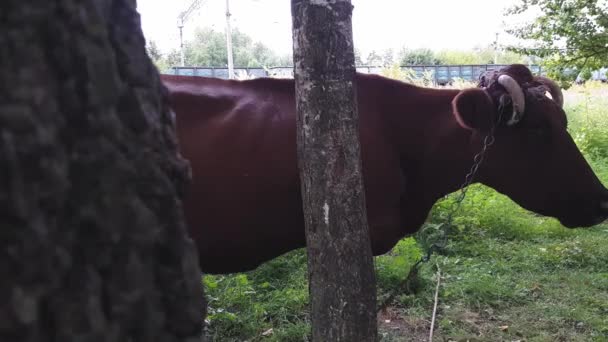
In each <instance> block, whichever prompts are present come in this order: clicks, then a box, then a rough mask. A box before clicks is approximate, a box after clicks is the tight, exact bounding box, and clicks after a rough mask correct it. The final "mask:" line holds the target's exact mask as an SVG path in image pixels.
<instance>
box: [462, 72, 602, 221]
mask: <svg viewBox="0 0 608 342" xmlns="http://www.w3.org/2000/svg"><path fill="white" fill-rule="evenodd" d="M452 104H453V112H454V115H455V116H456V119H457V121H458V123H459V124H460V125H461V126H462V127H463V128H465V129H468V130H470V131H471V132H472V139H473V140H475V142H476V144H475V146H477V148H479V145H480V144H479V142H481V141H482V140H483V138H484V137H485V136H486V135H487V134H488V132H490V130H491V129H492V127H495V138H496V140H495V143H494V145H493V146H492V147H491V148H490V149H489V152H488V155H487V157H486V159H485V161H484V162H483V164H482V166H481V167H480V169H479V174H478V177H479V178H478V180H479V181H480V182H482V183H484V184H486V185H488V186H490V187H492V188H494V189H496V190H497V191H499V192H501V193H504V194H505V195H507V196H509V197H510V198H511V199H513V200H514V201H515V202H517V203H518V204H520V205H521V206H522V207H524V208H526V209H529V210H532V211H534V212H537V213H539V214H543V215H548V216H553V217H556V218H557V219H559V220H560V221H561V223H562V224H564V225H565V226H567V227H576V226H591V225H594V224H598V223H600V222H602V221H604V220H606V219H607V218H608V190H607V189H606V188H605V187H604V186H603V185H602V183H601V182H600V181H599V179H598V178H597V177H596V175H595V174H594V173H593V171H592V170H591V168H590V167H589V165H588V164H587V162H586V161H585V159H584V157H583V155H582V154H581V152H580V151H579V150H578V148H577V147H576V145H575V143H574V141H573V140H572V138H571V136H570V135H569V134H568V132H567V130H566V128H567V119H566V114H565V112H564V110H563V109H562V105H563V95H562V92H561V90H560V88H559V87H558V86H557V85H556V84H555V83H554V82H553V81H551V80H549V79H546V78H542V77H534V76H533V75H532V74H531V72H530V70H529V69H528V68H526V67H525V66H524V65H511V66H508V67H505V68H503V69H501V70H499V71H496V72H492V73H486V74H485V75H483V76H481V77H480V82H479V88H473V89H466V90H463V91H462V92H460V93H459V94H458V95H457V96H456V97H455V98H454V100H453V103H452Z"/></svg>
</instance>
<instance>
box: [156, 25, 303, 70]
mask: <svg viewBox="0 0 608 342" xmlns="http://www.w3.org/2000/svg"><path fill="white" fill-rule="evenodd" d="M149 53H150V50H149ZM156 55H158V54H156ZM232 55H233V59H234V66H235V67H267V66H289V65H292V64H293V61H292V57H291V55H285V56H279V55H278V54H276V53H275V52H274V51H272V50H271V49H270V48H269V47H267V46H266V45H264V44H262V43H261V42H256V41H254V40H253V39H252V38H251V37H250V36H249V35H247V34H245V33H242V32H240V31H239V30H233V31H232ZM184 58H185V61H186V65H188V66H209V67H226V65H227V63H228V62H227V61H228V57H227V47H226V36H225V34H224V33H223V32H218V31H215V30H213V29H211V28H207V27H206V28H197V29H196V30H195V32H194V38H193V39H192V41H185V42H184ZM156 61H157V62H158V63H157V66H159V69H160V70H161V71H166V70H167V69H168V68H170V67H173V66H178V65H180V63H181V61H180V51H179V50H172V51H170V52H169V53H168V54H166V55H165V56H162V58H157V59H156Z"/></svg>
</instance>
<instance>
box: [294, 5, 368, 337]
mask: <svg viewBox="0 0 608 342" xmlns="http://www.w3.org/2000/svg"><path fill="white" fill-rule="evenodd" d="M291 10H292V18H293V40H294V44H293V46H294V65H295V90H296V108H297V119H296V122H297V150H298V164H299V168H300V179H301V187H302V202H303V205H304V218H305V226H306V246H307V248H306V249H307V252H308V276H309V284H310V285H309V286H310V300H311V307H312V310H311V317H312V337H313V341H349V342H350V341H357V342H367V341H376V339H377V330H376V280H375V274H374V268H373V259H372V251H371V243H370V237H369V229H368V224H367V213H366V208H365V193H364V191H363V176H362V173H361V157H360V146H359V114H358V109H357V102H356V97H355V89H356V78H355V76H356V75H355V54H354V48H353V37H352V34H353V33H352V10H353V6H352V5H351V2H350V0H334V1H325V2H323V1H318V0H292V2H291Z"/></svg>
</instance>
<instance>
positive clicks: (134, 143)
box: [0, 0, 205, 342]
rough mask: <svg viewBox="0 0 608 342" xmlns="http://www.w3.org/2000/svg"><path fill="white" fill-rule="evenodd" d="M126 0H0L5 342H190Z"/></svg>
mask: <svg viewBox="0 0 608 342" xmlns="http://www.w3.org/2000/svg"><path fill="white" fill-rule="evenodd" d="M144 45H145V43H144V37H143V35H142V32H141V28H140V20H139V16H138V14H137V12H136V10H135V1H132V0H96V1H93V0H89V1H79V2H74V1H71V0H55V1H47V0H32V1H18V0H5V1H2V2H0V46H2V47H3V50H2V53H0V123H1V124H0V151H1V152H0V213H1V214H0V254H1V255H0V279H2V281H1V283H0V303H2V305H0V340H2V341H5V342H11V341H65V342H69V341H196V340H199V336H200V335H201V327H202V320H203V318H204V316H205V311H204V305H203V304H204V302H203V296H202V287H201V277H200V270H199V268H198V264H197V255H196V250H195V247H194V245H193V243H192V241H191V240H190V239H189V238H188V236H187V232H186V226H185V223H184V218H183V215H182V211H181V204H180V200H179V198H180V197H181V195H182V194H183V192H184V187H185V185H186V183H187V182H188V166H187V164H186V163H185V161H184V160H183V159H181V158H180V157H179V155H178V153H177V145H176V139H175V135H174V131H173V122H172V119H171V116H170V112H169V108H168V107H167V102H166V99H165V98H164V97H163V96H162V89H161V83H160V80H159V76H158V73H156V70H155V68H154V67H153V65H152V63H151V61H150V59H149V58H148V56H147V55H146V50H145V47H144Z"/></svg>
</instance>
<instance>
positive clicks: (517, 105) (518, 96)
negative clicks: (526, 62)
mask: <svg viewBox="0 0 608 342" xmlns="http://www.w3.org/2000/svg"><path fill="white" fill-rule="evenodd" d="M498 83H499V84H500V85H501V86H503V87H505V89H506V90H507V92H508V93H509V95H510V96H511V101H512V102H513V116H512V117H511V119H509V121H507V125H508V126H513V125H515V124H516V123H518V122H519V120H521V118H522V116H523V114H524V111H525V110H526V98H525V96H524V91H523V90H522V89H521V87H520V86H519V84H517V81H515V79H513V77H511V76H509V75H500V76H499V77H498Z"/></svg>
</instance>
